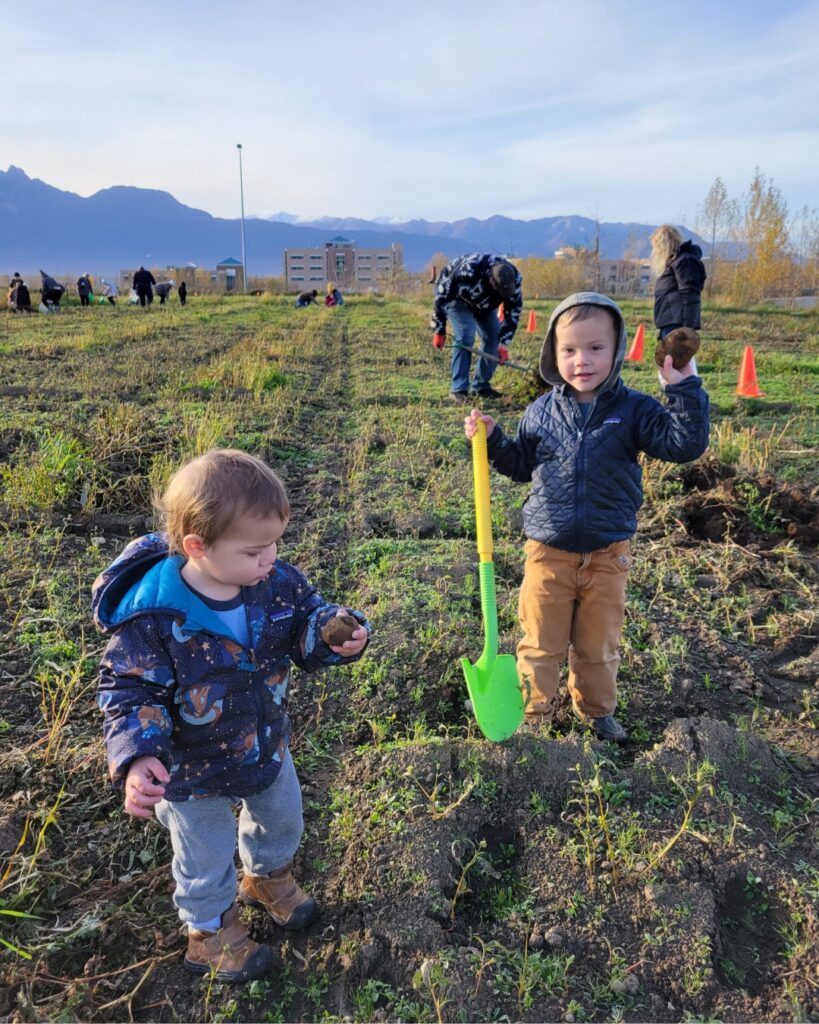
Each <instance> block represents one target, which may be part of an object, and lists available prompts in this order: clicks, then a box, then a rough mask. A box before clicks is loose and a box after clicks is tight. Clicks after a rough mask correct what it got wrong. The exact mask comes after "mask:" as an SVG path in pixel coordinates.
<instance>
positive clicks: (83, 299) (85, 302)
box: [77, 274, 94, 306]
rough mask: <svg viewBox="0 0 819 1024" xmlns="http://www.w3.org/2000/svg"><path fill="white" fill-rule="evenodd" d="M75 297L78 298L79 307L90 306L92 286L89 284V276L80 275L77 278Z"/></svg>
mask: <svg viewBox="0 0 819 1024" xmlns="http://www.w3.org/2000/svg"><path fill="white" fill-rule="evenodd" d="M77 295H79V297H80V305H81V306H90V305H91V299H92V297H93V295H94V286H93V285H92V283H91V275H90V274H81V275H80V276H79V277H78V278H77Z"/></svg>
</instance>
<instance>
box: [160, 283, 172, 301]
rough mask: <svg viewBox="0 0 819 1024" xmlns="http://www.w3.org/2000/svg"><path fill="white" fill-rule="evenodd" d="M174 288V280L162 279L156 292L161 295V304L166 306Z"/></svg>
mask: <svg viewBox="0 0 819 1024" xmlns="http://www.w3.org/2000/svg"><path fill="white" fill-rule="evenodd" d="M172 289H173V281H160V282H159V284H158V285H157V286H156V294H157V295H158V296H159V305H160V306H164V305H165V303H166V302H167V301H168V296H169V295H170V294H171V290H172Z"/></svg>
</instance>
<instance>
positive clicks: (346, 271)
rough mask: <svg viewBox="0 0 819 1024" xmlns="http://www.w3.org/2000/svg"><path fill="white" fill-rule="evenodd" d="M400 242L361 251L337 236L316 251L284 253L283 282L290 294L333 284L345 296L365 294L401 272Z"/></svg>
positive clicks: (292, 250) (293, 250) (323, 287)
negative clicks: (348, 293)
mask: <svg viewBox="0 0 819 1024" xmlns="http://www.w3.org/2000/svg"><path fill="white" fill-rule="evenodd" d="M403 266H404V250H403V246H402V245H401V243H400V242H392V243H391V244H390V245H389V246H388V247H386V248H383V249H361V248H359V247H358V245H357V244H356V243H355V242H354V241H351V240H350V239H349V238H344V237H343V236H342V235H336V237H335V238H331V239H330V240H329V242H325V243H324V246H323V247H322V248H319V249H285V250H284V280H285V287H286V289H287V291H289V292H301V291H309V290H311V289H313V288H315V289H317V290H318V291H323V290H324V289H325V288H326V286H327V284H328V283H329V282H330V281H332V282H333V284H335V286H336V287H337V288H340V289H341V290H342V291H348V292H366V291H369V290H370V289H373V288H379V287H381V286H383V284H384V282H385V280H387V279H389V278H390V277H391V276H392V275H393V274H395V272H396V271H399V270H401V269H403Z"/></svg>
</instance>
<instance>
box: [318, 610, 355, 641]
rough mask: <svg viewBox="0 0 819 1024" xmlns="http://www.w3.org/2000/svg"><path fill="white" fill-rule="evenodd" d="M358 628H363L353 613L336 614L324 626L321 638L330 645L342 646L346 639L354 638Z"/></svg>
mask: <svg viewBox="0 0 819 1024" xmlns="http://www.w3.org/2000/svg"><path fill="white" fill-rule="evenodd" d="M357 629H361V623H360V622H358V621H357V620H356V619H354V618H353V616H352V615H347V614H344V615H335V616H333V618H332V619H330V621H329V622H326V623H325V624H324V626H323V627H322V630H321V639H322V640H323V641H324V642H325V643H326V644H327V646H328V647H341V645H342V644H343V643H344V642H345V640H352V638H353V633H354V632H355V631H356V630H357Z"/></svg>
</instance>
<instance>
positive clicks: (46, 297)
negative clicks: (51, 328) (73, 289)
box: [40, 270, 65, 313]
mask: <svg viewBox="0 0 819 1024" xmlns="http://www.w3.org/2000/svg"><path fill="white" fill-rule="evenodd" d="M64 294H65V285H64V284H60V282H59V281H57V280H55V279H54V278H53V277H52V276H51V275H50V274H47V273H46V272H45V271H44V270H41V271H40V302H41V303H42V304H43V305H44V306H45V307H46V308H47V309H48V310H49V311H53V312H56V313H59V311H60V303H61V302H62V298H63V295H64Z"/></svg>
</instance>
